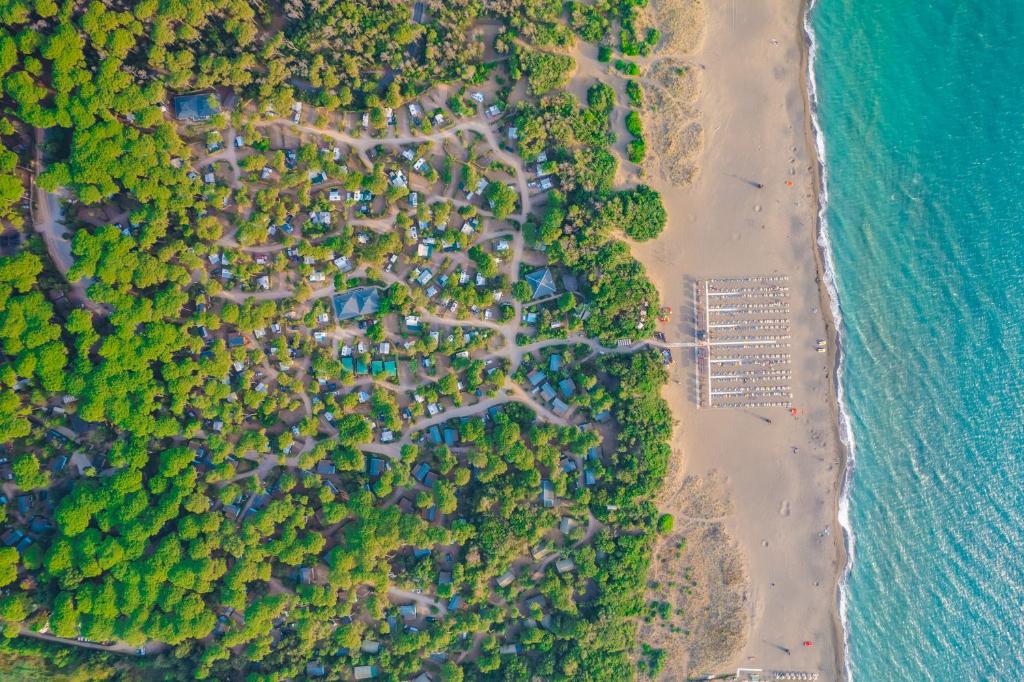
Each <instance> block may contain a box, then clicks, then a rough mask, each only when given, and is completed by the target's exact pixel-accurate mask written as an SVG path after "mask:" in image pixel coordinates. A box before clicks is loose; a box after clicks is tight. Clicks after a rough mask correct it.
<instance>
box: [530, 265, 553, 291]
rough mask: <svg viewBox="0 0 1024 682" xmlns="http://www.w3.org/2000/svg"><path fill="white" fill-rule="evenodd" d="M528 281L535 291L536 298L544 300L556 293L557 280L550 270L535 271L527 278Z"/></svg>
mask: <svg viewBox="0 0 1024 682" xmlns="http://www.w3.org/2000/svg"><path fill="white" fill-rule="evenodd" d="M526 281H527V283H528V284H529V285H530V288H531V289H532V290H533V297H534V298H543V297H544V296H550V295H551V294H553V293H555V278H554V277H552V276H551V269H550V268H542V269H540V270H534V271H533V272H531V273H530V274H528V275H527V276H526Z"/></svg>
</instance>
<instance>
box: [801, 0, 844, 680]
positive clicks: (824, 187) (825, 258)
mask: <svg viewBox="0 0 1024 682" xmlns="http://www.w3.org/2000/svg"><path fill="white" fill-rule="evenodd" d="M816 2H817V0H808V2H807V8H806V11H805V12H804V17H803V23H804V36H805V39H806V40H807V74H806V78H807V97H808V101H809V109H810V115H811V130H812V133H813V136H814V144H815V147H816V152H817V159H818V174H819V178H820V180H821V191H820V195H819V197H818V237H817V242H818V248H819V249H821V260H822V269H823V270H824V272H823V273H822V277H823V279H824V283H825V289H826V291H827V292H828V298H829V307H830V308H831V312H832V320H833V322H834V324H835V339H834V341H835V344H836V367H835V371H834V375H833V376H834V379H835V390H836V404H837V405H838V413H839V438H840V439H841V440H842V442H843V445H844V446H845V448H846V452H847V460H846V470H845V473H844V475H843V481H842V484H841V488H840V492H839V509H838V517H839V524H840V526H842V528H843V541H844V542H845V544H846V557H847V559H846V566H845V567H844V568H843V575H842V577H841V578H840V580H839V586H838V600H839V617H840V620H841V622H842V626H843V649H844V652H843V661H844V663H845V666H846V679H847V680H849V681H850V682H852V681H853V669H852V666H851V665H850V645H849V632H850V628H849V623H848V621H847V601H848V586H847V583H848V580H849V576H850V569H851V568H852V566H853V554H854V544H855V537H854V534H853V528H852V527H851V525H850V498H849V489H850V478H851V475H852V473H853V466H854V459H855V456H854V455H855V450H856V447H855V443H854V438H853V430H852V429H851V427H850V415H849V413H848V412H847V410H846V401H845V398H844V394H843V343H842V341H843V333H842V329H843V314H842V307H841V306H840V304H839V291H838V288H837V286H836V270H835V262H834V260H833V256H832V241H831V239H830V237H829V230H828V215H827V213H828V202H829V195H828V165H827V163H826V153H825V136H824V134H823V133H822V131H821V125H820V122H819V120H818V86H817V82H816V80H815V71H814V64H815V59H816V57H817V51H818V43H817V39H816V37H815V34H814V28H813V26H812V25H811V13H812V12H813V11H814V6H815V4H816Z"/></svg>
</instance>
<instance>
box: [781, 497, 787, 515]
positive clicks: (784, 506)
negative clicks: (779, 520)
mask: <svg viewBox="0 0 1024 682" xmlns="http://www.w3.org/2000/svg"><path fill="white" fill-rule="evenodd" d="M779 516H789V500H783V501H782V505H781V506H780V507H779Z"/></svg>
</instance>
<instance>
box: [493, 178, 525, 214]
mask: <svg viewBox="0 0 1024 682" xmlns="http://www.w3.org/2000/svg"><path fill="white" fill-rule="evenodd" d="M484 198H485V199H487V202H488V204H490V207H491V210H492V211H493V212H494V217H495V218H497V219H498V220H504V219H505V218H507V217H508V216H509V215H511V214H512V211H514V210H515V208H516V203H517V202H518V201H519V195H518V194H517V193H516V191H515V190H514V189H512V188H511V187H509V186H508V185H506V184H504V183H501V182H497V181H494V182H491V183H490V184H489V185H487V188H486V189H485V190H484Z"/></svg>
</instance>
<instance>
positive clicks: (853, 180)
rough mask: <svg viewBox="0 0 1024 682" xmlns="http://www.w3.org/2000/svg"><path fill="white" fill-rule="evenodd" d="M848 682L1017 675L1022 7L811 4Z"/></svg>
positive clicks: (1023, 533) (1022, 353) (1022, 370)
mask: <svg viewBox="0 0 1024 682" xmlns="http://www.w3.org/2000/svg"><path fill="white" fill-rule="evenodd" d="M809 26H810V28H811V29H812V31H813V35H814V37H815V43H816V51H815V52H816V59H815V61H814V67H813V71H814V74H815V79H814V80H815V83H816V95H817V104H818V107H817V109H818V111H817V113H818V116H817V118H818V122H819V125H820V131H821V133H822V137H823V140H824V142H823V145H824V148H825V150H826V153H825V159H826V168H827V177H828V203H827V206H826V209H825V212H824V215H825V218H826V225H827V232H828V235H829V242H830V248H831V254H832V259H831V260H832V263H833V265H834V269H835V279H836V284H837V290H838V299H839V304H840V307H841V316H842V326H841V332H842V334H843V351H844V353H843V360H842V363H843V373H842V378H841V384H842V392H843V403H844V405H845V409H846V412H847V416H848V426H849V431H850V432H851V434H852V438H853V441H854V444H855V447H854V452H855V457H854V461H855V465H854V468H853V473H852V477H851V479H850V482H849V490H848V493H849V498H848V504H847V507H846V512H847V521H848V525H849V527H850V528H851V529H852V533H853V537H854V538H855V542H854V544H853V547H854V551H853V562H852V568H851V571H850V574H849V576H848V581H847V583H846V587H845V593H844V611H845V620H846V624H847V640H848V657H849V666H850V669H851V672H852V676H853V679H855V680H857V681H858V682H874V681H879V682H885V681H889V680H894V681H896V680H899V681H901V682H902V681H903V680H914V681H918V680H956V681H959V680H1024V331H1022V329H1024V39H1022V38H1024V2H1022V0H984V1H983V0H914V1H911V0H817V4H816V5H815V7H814V8H813V10H812V12H811V15H810V18H809Z"/></svg>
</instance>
